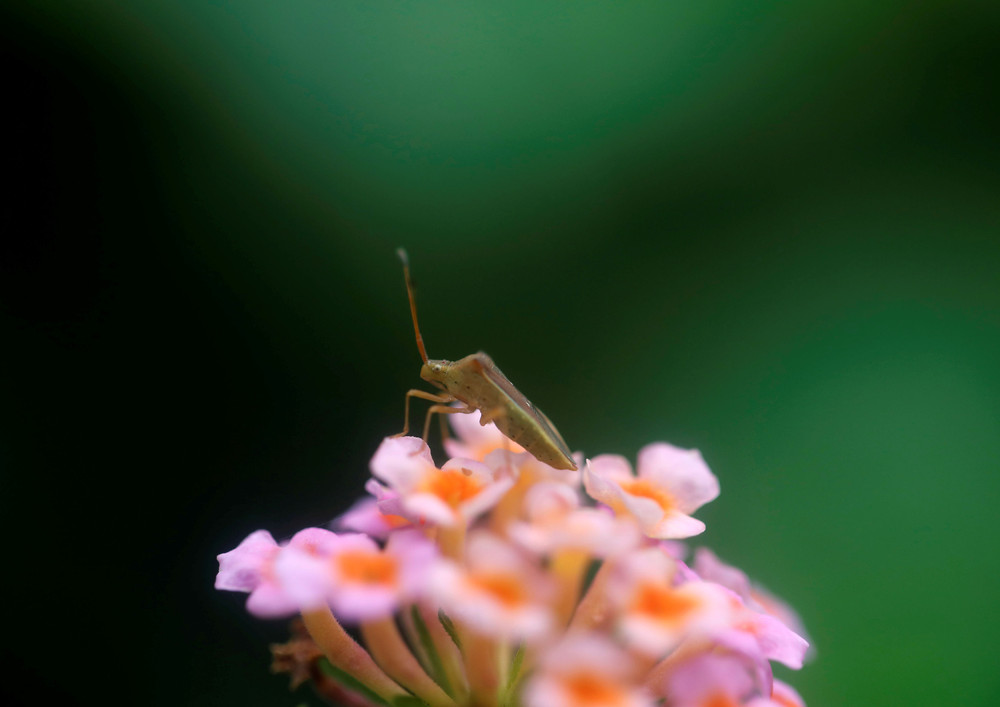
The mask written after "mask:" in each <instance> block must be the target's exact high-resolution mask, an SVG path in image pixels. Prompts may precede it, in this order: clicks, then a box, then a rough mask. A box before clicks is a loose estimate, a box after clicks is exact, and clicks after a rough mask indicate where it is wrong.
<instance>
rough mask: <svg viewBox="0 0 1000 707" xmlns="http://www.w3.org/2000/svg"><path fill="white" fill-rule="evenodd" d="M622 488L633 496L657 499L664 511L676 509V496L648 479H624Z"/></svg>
mask: <svg viewBox="0 0 1000 707" xmlns="http://www.w3.org/2000/svg"><path fill="white" fill-rule="evenodd" d="M621 487H622V490H623V491H625V493H627V494H631V495H632V496H639V497H640V498H648V499H650V500H651V501H655V502H656V505H658V506H659V507H660V508H662V509H663V511H664V513H666V512H667V511H670V510H672V509H674V508H675V507H676V506H677V502H676V501H675V500H674V497H673V496H671V495H670V494H669V493H667V492H666V491H664V490H663V489H662V488H660V487H659V486H654V485H653V484H651V483H650V482H649V481H648V480H646V479H633V480H632V481H622V482H621Z"/></svg>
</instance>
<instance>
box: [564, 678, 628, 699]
mask: <svg viewBox="0 0 1000 707" xmlns="http://www.w3.org/2000/svg"><path fill="white" fill-rule="evenodd" d="M565 686H566V691H567V692H568V693H569V694H570V696H571V697H570V699H569V703H570V704H574V705H602V706H603V705H620V704H624V702H625V698H624V696H623V695H622V690H621V688H620V687H619V686H618V685H616V684H615V683H613V682H611V681H610V680H606V679H604V678H600V677H598V676H596V675H586V674H577V675H573V676H572V677H570V678H569V679H567V680H566V682H565Z"/></svg>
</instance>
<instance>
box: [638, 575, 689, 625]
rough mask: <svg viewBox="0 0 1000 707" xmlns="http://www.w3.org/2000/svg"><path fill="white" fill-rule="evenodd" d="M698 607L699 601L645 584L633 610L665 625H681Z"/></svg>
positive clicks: (662, 587)
mask: <svg viewBox="0 0 1000 707" xmlns="http://www.w3.org/2000/svg"><path fill="white" fill-rule="evenodd" d="M697 607H698V600H697V599H696V598H695V597H692V596H689V595H688V594H686V593H684V592H679V591H677V590H676V589H671V588H670V587H666V586H662V585H656V584H644V585H642V586H641V587H639V590H638V591H637V592H636V594H635V600H634V601H633V602H632V609H633V610H634V611H635V612H636V613H639V614H645V615H647V616H649V617H650V618H654V619H656V620H658V621H662V622H664V623H670V624H676V623H680V622H681V621H682V620H683V619H684V618H685V617H686V616H687V615H688V614H690V613H691V612H692V611H694V610H695V609H696V608H697Z"/></svg>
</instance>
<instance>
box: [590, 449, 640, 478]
mask: <svg viewBox="0 0 1000 707" xmlns="http://www.w3.org/2000/svg"><path fill="white" fill-rule="evenodd" d="M589 465H590V468H591V470H592V471H593V473H595V474H597V475H599V476H602V477H604V478H607V479H615V480H616V481H621V480H629V479H632V478H633V474H632V465H631V464H629V462H628V459H626V458H625V457H623V456H619V455H618V454H599V455H598V456H596V457H594V458H593V459H591V460H590V462H589Z"/></svg>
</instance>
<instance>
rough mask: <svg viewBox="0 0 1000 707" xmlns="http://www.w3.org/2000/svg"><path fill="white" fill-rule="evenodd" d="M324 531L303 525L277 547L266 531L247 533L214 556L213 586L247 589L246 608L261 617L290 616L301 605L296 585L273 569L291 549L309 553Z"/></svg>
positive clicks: (326, 533) (320, 541)
mask: <svg viewBox="0 0 1000 707" xmlns="http://www.w3.org/2000/svg"><path fill="white" fill-rule="evenodd" d="M332 535H333V533H330V531H328V530H323V529H322V528H307V529H305V530H301V531H299V532H298V533H297V534H296V535H295V536H294V537H293V538H292V539H291V540H290V541H289V542H288V544H287V545H284V546H279V545H278V543H276V542H275V541H274V538H273V537H272V536H271V534H270V533H269V532H267V531H266V530H257V531H255V532H253V533H251V534H250V535H248V536H247V537H246V538H245V539H244V540H243V542H241V543H240V544H239V545H238V546H237V547H236V548H235V549H234V550H230V551H229V552H224V553H222V554H221V555H219V556H218V560H219V573H218V575H216V578H215V588H216V589H225V590H229V591H237V592H249V593H250V596H249V597H247V611H249V612H250V613H251V614H254V615H255V616H259V617H261V618H279V617H282V616H291V615H292V614H295V613H297V612H298V611H299V609H300V608H301V605H300V603H299V600H298V598H297V596H296V587H295V586H294V585H292V586H289V585H287V584H285V583H284V582H283V581H282V580H281V578H280V577H278V575H277V574H276V572H275V565H276V564H277V562H278V561H279V559H280V558H281V556H282V555H284V554H285V553H287V552H289V551H291V552H299V553H302V554H306V555H311V554H314V553H315V552H317V547H319V546H320V545H322V544H323V543H324V542H325V541H326V540H327V539H328V536H332Z"/></svg>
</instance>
